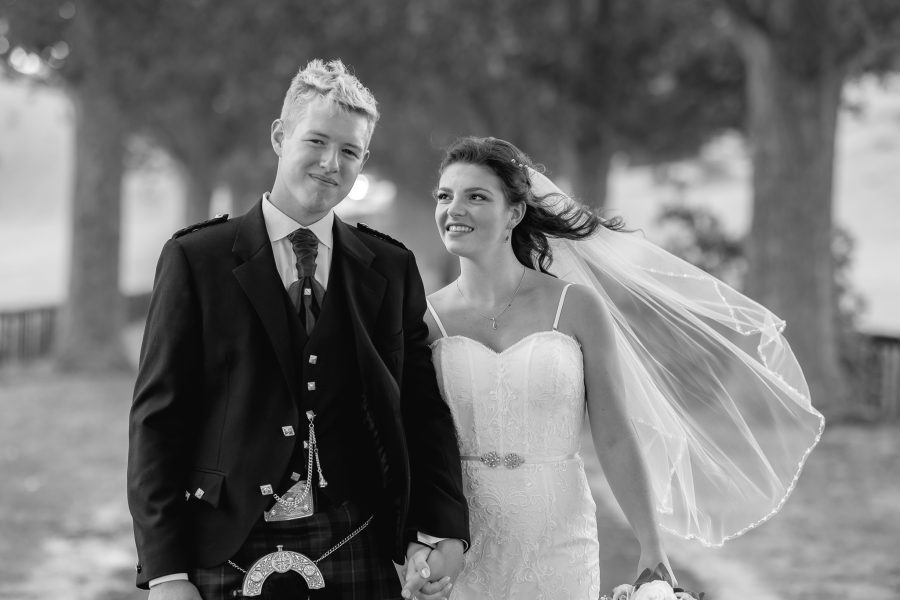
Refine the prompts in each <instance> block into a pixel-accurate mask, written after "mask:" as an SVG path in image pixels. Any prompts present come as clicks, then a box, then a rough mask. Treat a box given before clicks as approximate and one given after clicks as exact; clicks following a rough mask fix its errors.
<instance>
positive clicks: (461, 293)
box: [456, 267, 525, 329]
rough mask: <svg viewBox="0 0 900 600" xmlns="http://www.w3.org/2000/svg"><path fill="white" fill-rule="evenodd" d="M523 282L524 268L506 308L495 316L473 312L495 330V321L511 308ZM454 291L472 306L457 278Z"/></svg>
mask: <svg viewBox="0 0 900 600" xmlns="http://www.w3.org/2000/svg"><path fill="white" fill-rule="evenodd" d="M523 281H525V267H522V276H521V277H519V285H517V286H516V291H514V292H513V293H512V296H510V297H509V301H507V303H506V306H504V307H503V310H501V311H500V312H498V313H497V314H496V315H493V316H491V315H485V314H482V313H481V311H478V310H476V311H475V312H477V313H478V314H479V316H481V318H482V319H487V320H489V321H490V322H491V329H497V319H499V318H500V316H501V315H503V313H505V312H506V311H508V310H509V307H510V306H512V303H513V300H515V299H516V296H517V295H518V294H519V290H520V289H522V282H523ZM456 291H457V292H459V295H460V297H462V299H463V300H465V301H466V302H467V303H469V304H472V302H470V301H469V299H468V298H466V295H465V294H463V291H462V288H461V287H459V277H457V278H456ZM473 310H474V309H473Z"/></svg>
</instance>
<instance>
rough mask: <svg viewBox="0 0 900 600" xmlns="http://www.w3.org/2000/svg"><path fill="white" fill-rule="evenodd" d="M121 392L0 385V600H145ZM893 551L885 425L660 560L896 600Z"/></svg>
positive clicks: (898, 574)
mask: <svg viewBox="0 0 900 600" xmlns="http://www.w3.org/2000/svg"><path fill="white" fill-rule="evenodd" d="M131 386H132V376H130V375H122V376H118V377H115V378H111V379H103V380H95V379H92V378H90V377H85V376H59V375H55V374H53V373H52V372H50V371H49V370H48V369H41V368H37V369H29V370H28V371H27V372H21V371H19V372H15V371H0V411H2V415H3V417H2V419H0V480H2V481H3V485H2V486H0V506H2V507H3V510H2V512H0V599H4V600H5V599H9V600H32V599H34V600H37V599H38V598H40V599H43V598H67V599H73V600H81V599H84V600H114V599H115V600H133V599H137V598H143V597H145V595H146V593H145V592H140V591H137V590H135V589H134V587H133V581H134V580H133V569H134V562H135V554H134V548H133V540H132V537H131V524H130V519H129V516H128V511H127V507H126V504H125V452H126V445H127V425H126V423H127V415H128V406H129V403H130V398H131ZM585 454H586V460H587V462H588V466H589V472H590V474H591V475H592V476H594V478H595V479H596V478H598V477H599V473H598V471H597V469H596V465H595V463H593V462H592V460H591V457H589V456H588V453H585ZM598 487H601V486H600V485H599V484H598ZM600 495H601V497H602V495H603V494H602V491H601V492H600ZM599 517H600V527H601V542H602V545H603V546H604V550H603V556H602V557H601V560H602V561H603V564H604V567H603V576H604V582H603V583H604V589H606V588H608V587H611V586H612V585H614V584H616V583H622V582H624V581H626V580H627V578H628V577H629V576H631V575H633V570H634V566H635V563H634V560H635V557H634V552H635V551H636V548H635V546H634V544H633V543H632V542H631V541H630V540H629V534H628V532H627V530H625V529H624V528H623V526H622V525H621V523H620V522H617V521H616V517H615V516H611V514H610V513H609V511H607V510H605V509H603V508H602V502H601V510H600V512H599ZM898 542H900V425H897V424H894V425H889V424H884V425H879V426H876V427H871V426H840V427H832V428H827V429H826V433H825V436H824V438H823V439H822V442H821V444H820V445H819V447H818V448H817V449H816V450H815V451H814V452H813V453H812V455H811V457H810V459H809V462H808V463H807V467H806V470H805V472H804V474H803V475H802V476H801V478H800V482H799V485H798V487H797V489H796V490H795V492H794V495H793V496H792V498H791V499H790V500H789V501H788V502H787V504H786V506H785V508H784V510H783V511H782V512H781V514H779V515H777V516H775V517H774V518H773V519H772V520H770V521H769V522H768V523H765V524H763V525H762V526H761V527H759V528H758V529H756V530H754V531H751V532H750V533H748V534H746V535H745V536H743V537H742V538H739V539H737V540H734V541H732V542H729V543H727V544H726V545H725V547H724V548H723V549H720V550H712V549H706V548H703V547H701V546H699V545H697V544H695V543H689V542H683V541H678V540H675V539H673V538H667V547H668V548H669V550H670V556H671V558H672V561H673V563H674V565H675V568H676V572H677V573H678V574H679V576H680V577H681V578H682V582H683V583H684V584H686V585H687V586H688V587H699V589H703V590H706V591H707V593H708V598H710V600H813V599H815V600H821V599H832V598H835V599H838V598H840V599H845V600H856V599H858V600H896V599H897V598H900V559H898V558H897V556H898V555H897V550H896V547H897V546H898ZM607 591H608V590H607Z"/></svg>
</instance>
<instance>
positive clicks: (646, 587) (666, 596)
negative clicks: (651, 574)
mask: <svg viewBox="0 0 900 600" xmlns="http://www.w3.org/2000/svg"><path fill="white" fill-rule="evenodd" d="M630 600H675V591H674V590H673V589H672V586H671V585H669V584H668V583H666V582H665V581H662V580H661V579H656V580H654V581H648V582H647V583H645V584H643V585H642V586H641V587H639V588H638V589H637V591H635V592H634V594H632V596H631V598H630Z"/></svg>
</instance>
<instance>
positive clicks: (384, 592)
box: [188, 502, 401, 600]
mask: <svg viewBox="0 0 900 600" xmlns="http://www.w3.org/2000/svg"><path fill="white" fill-rule="evenodd" d="M368 517H369V513H367V512H364V511H363V510H362V509H361V508H360V507H358V506H357V505H356V504H354V503H352V502H344V503H343V504H341V505H339V506H337V507H335V508H329V509H327V510H324V511H322V512H320V513H315V514H313V515H312V516H310V517H307V518H305V519H296V520H293V521H276V522H272V523H267V522H266V521H264V520H263V519H262V517H260V520H259V522H258V523H257V524H256V525H254V527H253V530H252V531H251V532H250V536H249V537H248V538H247V541H246V542H244V545H243V546H241V548H240V550H238V552H237V554H235V555H234V557H232V559H231V560H232V562H234V563H235V564H237V565H238V566H240V567H241V568H242V569H245V570H248V569H249V568H250V566H251V565H252V564H253V563H254V562H256V561H257V560H258V559H259V558H261V557H262V556H264V555H266V554H269V553H270V552H275V551H276V550H277V546H278V545H282V546H284V550H289V551H293V552H299V553H301V554H304V555H306V556H308V557H309V558H310V559H311V560H313V561H315V560H316V559H318V558H319V557H320V556H322V555H323V554H324V553H325V552H327V551H328V550H329V549H330V548H331V547H332V546H334V545H335V544H337V543H338V542H340V541H341V540H343V539H344V538H345V537H346V536H347V535H349V534H350V533H351V532H353V531H354V530H355V529H356V528H357V527H359V526H360V525H362V524H363V523H364V522H365V521H366V519H367V518H368ZM316 566H318V567H319V570H320V571H321V572H322V576H323V577H324V579H325V587H324V588H322V589H318V590H309V589H308V588H307V586H306V582H305V581H304V579H303V577H302V576H301V575H300V574H298V573H295V572H293V571H288V572H287V573H272V574H271V575H269V577H268V578H267V579H266V581H265V585H263V589H262V595H261V596H259V598H262V599H263V600H288V599H289V600H297V599H298V598H307V597H309V598H313V599H316V600H319V599H321V600H324V599H328V600H349V599H354V600H370V599H371V600H401V597H400V587H401V586H400V577H399V576H398V574H397V570H396V568H395V567H394V563H393V561H392V560H391V558H390V557H389V556H384V555H382V554H381V553H379V550H378V545H377V543H376V539H375V528H374V527H373V526H372V524H369V526H368V527H366V528H365V529H364V530H363V531H361V532H360V533H358V534H357V535H356V537H354V538H353V539H352V540H350V541H349V542H347V543H346V544H344V545H343V546H341V547H340V548H339V549H338V550H336V551H335V552H333V553H332V554H330V555H328V556H327V557H326V558H325V559H323V560H322V561H321V562H319V563H317V565H316ZM188 576H189V578H190V580H191V581H192V582H193V583H194V585H196V586H197V588H198V589H199V590H200V596H201V597H202V598H203V600H232V599H234V598H243V596H242V595H241V585H242V583H243V580H244V574H243V573H242V572H240V571H238V570H237V569H235V568H234V567H232V566H231V565H229V564H228V563H227V562H226V563H224V564H222V565H218V566H215V567H210V568H203V569H194V571H193V572H191V573H189V574H188Z"/></svg>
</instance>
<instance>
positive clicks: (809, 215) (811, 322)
mask: <svg viewBox="0 0 900 600" xmlns="http://www.w3.org/2000/svg"><path fill="white" fill-rule="evenodd" d="M738 34H739V35H738V39H739V42H740V46H741V51H742V53H743V54H744V59H745V61H746V64H747V86H748V88H747V90H748V104H749V111H750V112H749V123H748V129H749V141H750V144H751V147H752V156H753V219H752V224H751V229H750V236H749V247H748V258H749V271H748V276H747V290H748V293H749V294H750V295H751V296H752V297H753V298H754V299H756V300H758V301H759V302H761V303H762V304H764V305H765V306H767V307H769V308H770V309H772V310H773V311H774V312H775V313H776V314H777V315H779V316H780V317H781V318H783V319H785V321H786V322H787V328H786V330H785V335H786V336H787V338H788V340H789V341H790V343H791V345H792V347H793V349H794V351H795V353H796V355H797V358H798V360H799V361H800V365H801V367H802V368H803V370H804V373H805V374H806V377H807V380H808V382H809V384H810V390H811V394H812V400H813V402H814V403H815V405H816V406H817V407H819V408H820V409H821V410H823V411H827V412H831V413H832V414H833V413H834V412H835V411H838V410H840V409H841V408H842V407H843V405H844V402H845V401H846V398H847V391H848V390H847V384H846V380H845V378H844V377H843V374H842V373H841V369H840V362H839V359H838V355H839V353H838V331H837V327H836V322H837V321H836V311H837V307H836V306H835V302H834V298H835V294H834V285H835V281H834V261H833V255H832V249H831V243H832V230H833V216H832V213H833V207H832V181H833V167H834V146H835V134H836V121H837V112H838V107H839V103H840V97H841V88H842V84H843V75H844V74H843V72H842V70H841V68H839V67H838V66H832V67H829V66H828V65H827V64H824V63H825V61H822V64H823V66H822V67H821V68H820V69H818V71H816V72H815V74H810V73H807V74H806V75H805V76H802V77H801V76H798V75H797V74H796V73H795V72H792V71H791V70H789V69H787V68H785V62H786V60H785V59H786V58H787V57H785V56H783V55H779V54H778V52H777V50H776V49H775V45H774V44H773V42H772V40H771V39H769V38H768V37H766V36H765V35H764V34H762V33H760V32H759V31H757V30H755V29H751V28H749V27H743V28H739V31H738ZM782 52H784V50H782Z"/></svg>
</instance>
